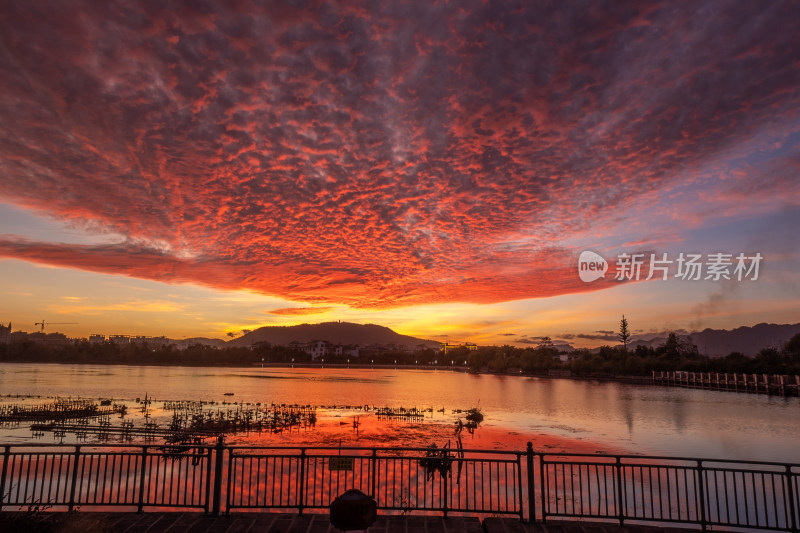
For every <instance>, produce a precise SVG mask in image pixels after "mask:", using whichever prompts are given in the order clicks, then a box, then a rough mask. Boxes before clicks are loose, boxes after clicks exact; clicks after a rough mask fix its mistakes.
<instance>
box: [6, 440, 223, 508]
mask: <svg viewBox="0 0 800 533" xmlns="http://www.w3.org/2000/svg"><path fill="white" fill-rule="evenodd" d="M220 450H221V448H219V447H218V448H215V447H213V446H202V445H200V446H191V447H188V446H161V445H142V446H133V445H118V446H115V445H103V446H91V445H74V446H52V445H50V446H48V445H24V446H3V455H2V469H0V509H2V508H4V507H15V508H44V507H47V508H49V507H62V506H63V507H66V508H67V509H68V510H70V511H71V510H73V509H75V508H76V507H82V506H104V507H135V508H136V509H137V510H139V511H141V510H142V509H144V508H145V507H166V508H196V509H203V510H205V511H207V512H208V511H211V508H210V507H209V505H210V502H211V501H212V499H211V497H210V495H211V491H210V483H211V468H210V466H211V461H212V455H216V456H217V457H221V455H220Z"/></svg>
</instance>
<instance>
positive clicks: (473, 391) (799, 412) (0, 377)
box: [0, 364, 800, 463]
mask: <svg viewBox="0 0 800 533" xmlns="http://www.w3.org/2000/svg"><path fill="white" fill-rule="evenodd" d="M231 393H232V394H231ZM0 394H2V398H0V404H5V405H8V404H12V403H15V404H18V405H27V406H32V405H38V404H42V403H46V402H49V401H52V399H53V398H55V397H72V398H76V397H82V398H92V399H101V398H102V399H105V398H110V399H114V401H115V402H122V403H125V404H126V405H129V406H130V407H131V409H130V411H129V412H130V415H128V420H132V421H135V423H137V424H138V423H140V422H141V420H138V419H137V418H136V411H135V410H136V408H137V405H138V404H137V403H136V402H135V400H136V398H140V399H143V398H144V397H145V395H147V397H148V398H149V399H153V400H154V402H153V404H152V408H151V413H150V414H151V415H152V418H151V420H154V421H161V422H165V421H168V419H169V416H170V412H169V409H167V408H165V407H164V406H163V405H161V404H160V403H159V402H161V401H163V400H194V401H203V402H205V405H204V407H203V408H204V409H205V410H206V411H209V410H210V411H213V410H216V411H219V410H220V409H231V408H234V409H236V408H240V407H241V408H243V407H244V406H248V408H250V407H252V408H256V404H259V406H258V408H259V409H262V408H264V407H265V406H267V405H271V404H298V405H312V406H316V407H317V410H318V423H317V424H316V425H315V427H314V428H313V429H305V430H298V431H293V432H283V433H280V434H272V433H261V434H249V435H236V436H234V437H231V439H232V441H233V442H237V443H254V444H269V445H272V444H274V445H301V444H302V445H326V446H335V445H338V444H344V445H359V446H387V445H404V446H427V445H428V444H430V443H437V444H440V445H441V444H444V442H446V441H447V440H449V439H452V438H453V433H454V432H453V429H454V424H455V423H456V421H457V420H458V419H463V417H464V411H465V410H466V409H469V408H474V407H479V408H480V409H481V411H482V412H483V414H484V416H485V420H484V422H483V423H482V424H481V425H480V427H478V428H477V429H476V430H475V431H474V433H472V434H468V435H467V434H465V436H464V447H467V448H477V449H514V450H522V449H524V447H525V443H526V442H528V441H531V442H533V444H534V448H535V449H541V450H560V451H573V452H585V451H592V452H593V451H601V452H620V453H636V454H647V455H670V456H689V457H712V458H725V459H745V460H747V459H750V460H761V461H786V462H795V463H797V462H800V452H798V451H797V450H798V448H797V432H798V428H800V398H796V397H792V398H783V397H778V396H766V395H755V394H741V393H740V394H737V393H732V392H717V391H707V390H696V389H680V388H665V387H656V386H647V385H631V384H624V383H616V382H603V381H591V380H589V381H581V380H570V379H547V378H535V377H523V376H497V375H475V374H468V373H464V372H454V371H443V370H405V369H386V368H381V369H364V368H358V369H346V368H308V367H304V368H259V367H249V368H195V367H162V366H157V367H153V366H150V367H147V366H145V367H133V366H101V365H72V364H67V365H57V364H5V365H2V366H0ZM17 395H21V396H25V397H24V398H17V397H16V396H17ZM223 402H224V403H223ZM248 404H249V405H248ZM364 406H368V409H367V410H365V409H364ZM373 406H374V407H384V406H387V407H392V408H399V407H404V408H411V407H417V408H419V409H425V408H430V410H429V411H427V412H426V414H425V419H424V420H421V421H419V420H417V421H405V420H381V419H379V418H378V417H377V416H375V414H374V413H373V412H372V411H371V408H372V407H373ZM442 410H443V411H444V412H441V411H442ZM459 410H460V411H461V412H458V411H459ZM353 422H357V424H354V423H353ZM356 425H357V427H356ZM54 438H55V437H53V436H52V435H45V436H39V441H41V442H51V441H52V440H54ZM71 439H74V436H70V435H67V436H66V437H62V438H60V439H56V440H57V441H58V442H61V441H63V442H68V441H69V442H72V440H71ZM31 440H32V435H31V431H30V429H28V428H26V427H23V426H20V427H15V426H12V425H5V426H2V427H0V442H3V443H20V442H31ZM90 442H91V439H90Z"/></svg>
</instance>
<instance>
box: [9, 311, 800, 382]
mask: <svg viewBox="0 0 800 533" xmlns="http://www.w3.org/2000/svg"><path fill="white" fill-rule="evenodd" d="M626 325H627V324H626ZM626 340H627V339H626ZM562 358H563V359H566V360H563V361H562ZM0 362H42V363H88V364H123V365H182V366H252V365H255V364H259V363H262V362H263V363H266V364H272V363H311V362H312V361H311V356H310V355H309V354H307V353H305V352H303V351H302V350H297V349H292V348H288V347H286V346H278V345H274V346H273V345H268V344H262V345H258V346H256V347H253V348H246V347H224V348H215V347H213V346H206V345H201V344H197V345H193V346H189V347H188V348H185V349H180V350H179V349H177V348H176V347H175V346H160V345H159V346H151V345H148V344H124V345H119V344H115V343H113V342H102V343H89V342H88V341H75V342H73V343H71V344H66V345H63V346H50V345H47V344H42V343H36V342H31V341H27V340H26V341H23V342H16V343H11V344H0ZM314 363H324V364H347V363H353V364H355V363H359V364H375V365H396V366H403V365H418V366H435V367H445V366H455V367H466V369H468V370H469V371H472V372H495V373H524V374H531V375H547V374H549V373H552V372H551V371H554V370H556V371H569V372H570V373H571V374H572V375H575V376H587V377H591V376H649V375H650V374H651V372H652V371H653V370H656V371H676V370H686V371H693V372H729V373H732V372H737V373H742V372H746V373H758V374H762V373H766V374H790V375H795V374H797V375H800V334H798V335H795V336H794V337H793V338H792V339H791V340H790V341H789V342H788V343H786V345H785V346H784V347H782V348H781V349H776V348H764V349H762V350H761V351H760V352H759V353H758V354H757V355H756V356H755V357H748V356H746V355H744V354H741V353H738V352H733V353H731V354H729V355H728V356H726V357H707V356H704V355H701V354H700V353H698V350H697V347H696V346H695V345H694V344H692V343H691V342H690V341H688V340H687V339H684V338H680V337H678V336H677V335H676V334H675V333H671V334H669V336H668V338H667V339H666V341H665V342H664V344H662V345H661V346H658V347H656V348H651V347H648V346H642V345H638V346H636V347H635V348H633V349H628V346H627V342H626V343H624V344H623V345H622V346H614V347H612V346H603V347H601V348H599V349H598V350H587V349H581V350H574V351H571V352H560V351H559V350H558V349H557V348H556V347H554V346H553V344H552V342H551V341H550V340H549V339H548V338H547V337H545V338H544V339H543V340H542V342H541V343H540V344H539V345H538V346H536V347H526V348H519V347H515V346H482V347H479V348H477V349H467V348H455V349H449V350H448V352H447V354H444V353H443V352H441V351H435V350H432V349H427V350H422V351H418V352H413V353H412V352H391V351H388V352H377V353H365V354H362V356H361V357H359V358H352V357H349V356H338V357H336V356H326V357H325V358H324V361H320V360H317V361H314Z"/></svg>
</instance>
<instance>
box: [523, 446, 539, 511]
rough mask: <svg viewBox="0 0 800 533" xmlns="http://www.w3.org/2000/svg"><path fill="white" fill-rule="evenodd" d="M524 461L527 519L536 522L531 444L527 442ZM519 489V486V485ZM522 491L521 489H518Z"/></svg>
mask: <svg viewBox="0 0 800 533" xmlns="http://www.w3.org/2000/svg"><path fill="white" fill-rule="evenodd" d="M525 462H526V466H527V467H528V468H527V470H528V521H529V522H531V523H533V522H536V494H535V492H534V489H535V484H534V479H533V476H534V474H533V444H532V443H531V442H528V449H527V450H526V452H525ZM520 489H521V487H520ZM520 492H522V490H520Z"/></svg>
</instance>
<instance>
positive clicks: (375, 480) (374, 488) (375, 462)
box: [370, 448, 378, 501]
mask: <svg viewBox="0 0 800 533" xmlns="http://www.w3.org/2000/svg"><path fill="white" fill-rule="evenodd" d="M371 463H372V494H371V495H370V496H372V497H373V498H375V501H378V495H377V486H378V449H377V448H372V460H371Z"/></svg>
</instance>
